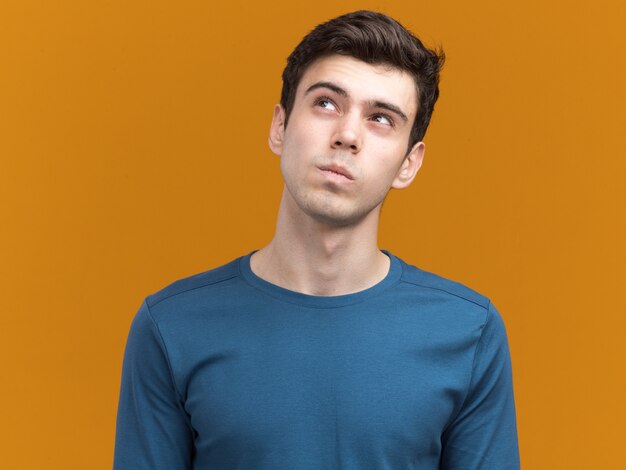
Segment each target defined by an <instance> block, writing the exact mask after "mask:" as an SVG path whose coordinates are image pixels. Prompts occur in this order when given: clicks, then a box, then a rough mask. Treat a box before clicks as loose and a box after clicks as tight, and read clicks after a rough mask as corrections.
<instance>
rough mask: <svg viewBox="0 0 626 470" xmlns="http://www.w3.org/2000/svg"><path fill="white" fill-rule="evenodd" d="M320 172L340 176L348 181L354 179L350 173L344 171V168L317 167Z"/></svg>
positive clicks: (334, 166)
mask: <svg viewBox="0 0 626 470" xmlns="http://www.w3.org/2000/svg"><path fill="white" fill-rule="evenodd" d="M318 168H319V169H320V170H322V171H323V172H327V173H331V174H335V175H338V176H342V177H344V178H346V179H349V180H353V179H354V177H353V176H352V175H351V174H350V172H349V171H348V170H346V169H345V168H343V167H341V166H339V165H324V166H320V167H318Z"/></svg>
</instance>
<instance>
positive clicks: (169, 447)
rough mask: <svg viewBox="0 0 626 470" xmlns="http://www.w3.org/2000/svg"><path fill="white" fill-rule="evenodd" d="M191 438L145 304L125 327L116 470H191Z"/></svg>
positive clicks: (161, 344)
mask: <svg viewBox="0 0 626 470" xmlns="http://www.w3.org/2000/svg"><path fill="white" fill-rule="evenodd" d="M192 455H193V432H192V428H191V425H190V421H189V417H188V415H187V414H186V413H185V411H184V409H183V406H182V400H181V398H180V396H179V394H178V393H177V391H176V389H175V386H174V381H173V378H172V373H171V368H170V364H169V360H168V357H167V350H166V348H165V344H164V343H163V339H162V338H161V335H160V333H159V331H158V328H157V325H156V324H155V322H154V320H153V318H152V316H151V314H150V310H149V308H148V306H147V304H146V302H145V301H144V302H143V304H142V305H141V308H140V309H139V312H137V315H136V316H135V318H134V320H133V322H132V325H131V327H130V333H129V335H128V341H127V343H126V351H125V353H124V364H123V367H122V386H121V392H120V400H119V406H118V414H117V433H116V437H115V458H114V463H113V467H114V469H115V470H143V469H146V470H147V469H151V470H156V469H167V470H183V469H189V468H191V458H192Z"/></svg>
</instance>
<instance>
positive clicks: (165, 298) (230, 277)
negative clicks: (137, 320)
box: [146, 274, 238, 307]
mask: <svg viewBox="0 0 626 470" xmlns="http://www.w3.org/2000/svg"><path fill="white" fill-rule="evenodd" d="M235 277H238V275H237V274H233V275H232V276H229V277H226V278H224V279H218V280H217V281H213V282H207V283H205V284H202V285H199V286H195V287H190V288H188V289H185V290H182V291H180V292H176V293H174V294H170V295H168V296H167V297H163V298H162V299H159V300H158V301H156V302H155V303H153V304H152V307H156V306H157V305H159V304H160V303H161V302H163V301H164V300H168V299H171V298H172V297H176V296H177V295H180V294H185V293H187V292H191V291H192V290H196V289H202V288H203V287H208V286H214V285H215V284H219V283H221V282H226V281H229V280H231V279H233V278H235ZM153 295H154V294H153ZM149 297H151V296H149ZM147 305H148V302H146V306H147Z"/></svg>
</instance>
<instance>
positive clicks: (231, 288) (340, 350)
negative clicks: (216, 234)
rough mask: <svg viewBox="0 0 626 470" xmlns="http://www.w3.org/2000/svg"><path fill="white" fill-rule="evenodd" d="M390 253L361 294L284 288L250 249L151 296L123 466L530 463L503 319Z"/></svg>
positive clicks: (141, 324)
mask: <svg viewBox="0 0 626 470" xmlns="http://www.w3.org/2000/svg"><path fill="white" fill-rule="evenodd" d="M386 254H387V255H388V256H389V257H390V259H391V267H390V270H389V273H388V275H387V276H386V277H385V279H383V280H382V281H381V282H380V283H378V284H377V285H375V286H373V287H371V288H369V289H366V290H364V291H361V292H358V293H354V294H348V295H341V296H332V297H317V296H311V295H306V294H301V293H297V292H293V291H290V290H287V289H283V288H281V287H278V286H275V285H273V284H270V283H268V282H266V281H264V280H263V279H261V278H259V277H257V276H256V275H255V274H254V273H253V272H252V270H251V269H250V255H247V256H244V257H242V258H239V259H237V260H234V261H232V262H231V263H229V264H227V265H225V266H222V267H220V268H217V269H214V270H211V271H208V272H206V273H202V274H198V275H196V276H192V277H189V278H186V279H182V280H180V281H177V282H175V283H173V284H171V285H170V286H168V287H166V288H165V289H163V290H161V291H159V292H157V293H156V294H153V295H151V296H148V297H147V298H146V299H145V301H144V302H143V304H142V305H141V308H140V309H139V312H138V313H137V315H136V316H135V319H134V320H133V323H132V326H131V329H130V334H129V337H128V342H127V345H126V352H125V356H124V364H123V372H122V386H121V394H120V401H119V409H118V420H117V435H116V444H115V463H114V468H115V469H116V470H142V469H151V470H155V469H167V470H177V469H203V470H205V469H271V470H280V469H289V470H294V469H315V470H319V469H376V470H381V469H393V470H398V469H420V470H424V469H426V470H429V469H497V470H507V469H518V468H519V456H518V446H517V433H516V424H515V409H514V402H513V387H512V379H511V363H510V357H509V349H508V345H507V339H506V333H505V329H504V325H503V323H502V320H501V317H500V315H499V314H498V312H497V311H496V309H495V308H494V306H493V305H492V304H491V303H490V302H489V300H488V299H486V298H485V297H483V296H482V295H480V294H478V293H476V292H474V291H472V290H470V289H468V288H467V287H464V286H462V285H461V284H458V283H455V282H452V281H449V280H446V279H443V278H441V277H439V276H436V275H434V274H431V273H427V272H425V271H422V270H420V269H418V268H416V267H413V266H410V265H408V264H406V263H404V262H403V261H402V260H400V259H399V258H396V257H394V256H393V255H391V254H390V253H387V252H386Z"/></svg>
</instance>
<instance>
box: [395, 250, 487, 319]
mask: <svg viewBox="0 0 626 470" xmlns="http://www.w3.org/2000/svg"><path fill="white" fill-rule="evenodd" d="M400 263H401V264H402V268H403V270H402V278H401V281H402V282H404V283H406V284H409V285H412V286H415V288H417V289H426V290H432V291H437V292H438V293H440V295H443V296H447V297H451V298H456V299H458V300H459V301H462V302H469V303H471V304H474V305H476V306H477V307H481V308H483V309H488V308H489V304H490V301H489V299H488V298H487V297H485V296H484V295H482V294H480V293H479V292H476V291H475V290H473V289H471V288H470V287H467V286H466V285H464V284H461V283H460V282H457V281H453V280H451V279H447V278H445V277H443V276H440V275H438V274H434V273H431V272H428V271H425V270H423V269H420V268H418V267H416V266H413V265H411V264H408V263H406V262H404V261H402V260H400Z"/></svg>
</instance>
